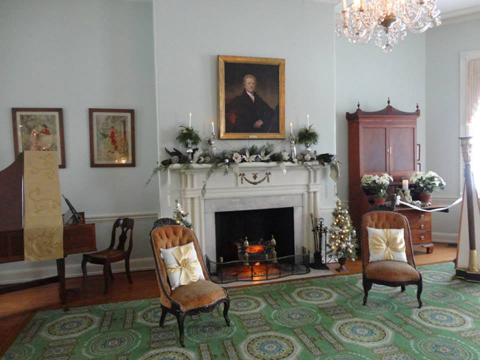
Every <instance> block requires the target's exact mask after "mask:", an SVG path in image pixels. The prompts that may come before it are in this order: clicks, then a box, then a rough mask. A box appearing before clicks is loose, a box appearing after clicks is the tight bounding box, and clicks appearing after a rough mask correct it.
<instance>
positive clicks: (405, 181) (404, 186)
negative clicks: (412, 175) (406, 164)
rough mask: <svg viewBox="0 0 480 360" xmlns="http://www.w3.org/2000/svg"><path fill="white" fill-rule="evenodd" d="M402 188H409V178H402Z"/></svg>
mask: <svg viewBox="0 0 480 360" xmlns="http://www.w3.org/2000/svg"><path fill="white" fill-rule="evenodd" d="M402 190H408V180H407V179H404V180H402Z"/></svg>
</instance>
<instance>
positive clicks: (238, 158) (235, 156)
mask: <svg viewBox="0 0 480 360" xmlns="http://www.w3.org/2000/svg"><path fill="white" fill-rule="evenodd" d="M232 158H233V161H235V162H236V163H237V164H239V163H241V162H242V155H240V154H239V153H235V154H233V156H232Z"/></svg>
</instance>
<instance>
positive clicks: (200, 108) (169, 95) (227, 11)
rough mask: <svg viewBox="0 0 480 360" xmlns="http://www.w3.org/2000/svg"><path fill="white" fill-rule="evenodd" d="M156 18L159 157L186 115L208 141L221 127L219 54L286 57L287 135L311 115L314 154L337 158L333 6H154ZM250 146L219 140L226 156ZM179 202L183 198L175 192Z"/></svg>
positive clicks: (207, 2)
mask: <svg viewBox="0 0 480 360" xmlns="http://www.w3.org/2000/svg"><path fill="white" fill-rule="evenodd" d="M154 13H155V40H156V45H157V83H158V103H157V105H158V124H159V125H158V127H159V129H161V131H160V134H159V149H160V156H161V157H162V158H164V157H165V156H166V154H165V152H164V151H163V148H164V147H168V148H171V147H172V146H174V145H175V143H174V142H173V141H172V140H173V139H174V138H175V136H176V133H177V132H178V129H179V128H178V126H179V125H181V124H184V125H186V124H187V123H188V113H189V112H192V113H193V123H192V125H193V126H194V127H195V128H196V129H198V130H199V131H200V133H201V134H202V136H208V135H209V132H210V131H211V130H210V129H211V122H212V121H215V124H217V119H218V115H217V114H218V100H217V99H218V76H217V73H218V70H217V67H218V65H217V55H238V56H253V57H269V58H283V59H285V60H286V66H285V68H286V70H285V99H286V100H285V116H286V124H287V129H288V128H289V127H288V123H289V122H293V123H294V128H295V129H296V130H297V131H298V129H299V128H300V126H305V125H306V114H307V113H309V114H310V116H311V123H313V124H314V126H315V128H316V129H317V130H318V132H319V133H320V140H319V144H318V145H317V146H315V147H314V149H316V150H317V151H318V152H320V153H323V152H335V121H334V117H335V61H334V58H335V50H334V43H335V38H334V9H333V5H327V4H318V3H314V2H310V1H303V0H262V1H258V0H242V1H226V0H203V1H198V0H176V1H168V0H155V1H154ZM287 131H288V130H287ZM271 142H273V143H274V144H275V145H276V148H277V150H280V149H288V148H289V144H288V141H279V140H275V141H271ZM252 143H257V144H263V143H265V141H250V144H252ZM245 144H246V142H245V141H238V140H237V141H228V142H226V141H217V147H219V148H220V149H224V150H230V149H232V147H233V148H235V149H239V148H241V147H243V146H245ZM177 146H178V144H177ZM162 175H163V174H162ZM161 185H162V191H161V193H162V197H161V206H162V212H163V213H170V211H171V210H170V208H169V207H168V205H167V201H166V194H167V191H166V176H162V179H161ZM331 186H332V187H333V183H332V185H331ZM175 197H178V194H172V199H175Z"/></svg>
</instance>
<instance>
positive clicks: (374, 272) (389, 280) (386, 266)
mask: <svg viewBox="0 0 480 360" xmlns="http://www.w3.org/2000/svg"><path fill="white" fill-rule="evenodd" d="M367 227H369V228H374V229H403V230H404V239H405V255H406V258H407V262H402V261H393V260H381V261H375V262H370V251H369V241H368V231H367ZM387 245H388V243H387ZM362 271H363V289H364V292H365V294H364V296H363V305H365V304H366V303H367V297H368V291H369V290H370V289H371V288H372V285H373V284H380V285H386V286H391V287H401V290H402V291H405V286H406V285H417V299H418V307H419V308H421V307H422V300H421V299H420V296H421V294H422V288H423V283H422V275H421V274H420V272H419V271H418V270H417V268H416V266H415V258H414V256H413V247H412V236H411V232H410V225H409V223H408V220H407V218H406V217H405V216H403V215H401V214H399V213H396V212H392V211H372V212H369V213H366V214H365V215H364V216H363V219H362Z"/></svg>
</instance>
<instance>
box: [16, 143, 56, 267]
mask: <svg viewBox="0 0 480 360" xmlns="http://www.w3.org/2000/svg"><path fill="white" fill-rule="evenodd" d="M23 173H24V179H23V186H24V188H23V189H24V197H25V198H24V204H25V216H24V218H25V224H24V228H23V241H24V253H25V261H26V262H32V261H41V260H52V259H59V258H63V220H62V205H61V198H60V180H59V178H58V156H57V152H56V151H25V163H24V172H23Z"/></svg>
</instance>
